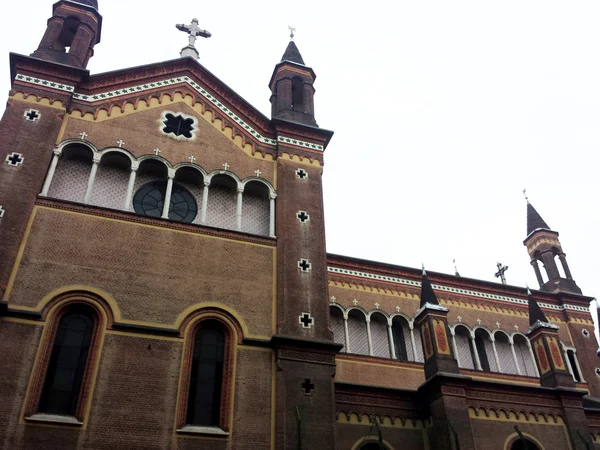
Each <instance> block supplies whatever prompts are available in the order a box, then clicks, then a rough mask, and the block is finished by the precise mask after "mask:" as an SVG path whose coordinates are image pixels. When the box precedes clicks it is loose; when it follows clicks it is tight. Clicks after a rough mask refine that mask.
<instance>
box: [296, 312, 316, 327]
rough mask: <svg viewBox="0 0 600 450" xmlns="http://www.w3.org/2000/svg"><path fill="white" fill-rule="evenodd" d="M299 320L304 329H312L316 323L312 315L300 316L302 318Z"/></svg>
mask: <svg viewBox="0 0 600 450" xmlns="http://www.w3.org/2000/svg"><path fill="white" fill-rule="evenodd" d="M298 320H299V321H300V324H301V325H302V328H312V327H313V325H314V323H315V320H314V319H313V318H312V316H311V315H310V313H305V312H303V313H302V314H300V318H299V319H298Z"/></svg>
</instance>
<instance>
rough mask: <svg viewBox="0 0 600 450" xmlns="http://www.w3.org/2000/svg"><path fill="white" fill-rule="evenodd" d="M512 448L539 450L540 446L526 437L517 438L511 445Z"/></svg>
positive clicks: (514, 449)
mask: <svg viewBox="0 0 600 450" xmlns="http://www.w3.org/2000/svg"><path fill="white" fill-rule="evenodd" d="M510 450H539V447H538V446H537V445H535V444H534V443H533V442H532V441H531V440H529V439H527V438H525V439H517V440H516V441H515V442H513V444H512V445H511V446H510Z"/></svg>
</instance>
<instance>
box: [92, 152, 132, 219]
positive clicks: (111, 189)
mask: <svg viewBox="0 0 600 450" xmlns="http://www.w3.org/2000/svg"><path fill="white" fill-rule="evenodd" d="M130 174H131V160H130V159H129V158H128V157H127V156H126V155H124V154H123V153H121V152H117V151H111V152H108V153H105V154H104V155H103V156H102V159H101V160H100V164H99V166H98V172H97V173H96V178H95V181H94V187H93V190H92V192H91V197H90V204H92V205H96V206H101V207H103V208H112V209H123V207H124V206H125V205H124V203H125V198H126V197H127V185H128V183H129V175H130Z"/></svg>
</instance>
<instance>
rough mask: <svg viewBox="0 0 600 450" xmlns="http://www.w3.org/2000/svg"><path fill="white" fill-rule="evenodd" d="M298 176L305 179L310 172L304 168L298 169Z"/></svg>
mask: <svg viewBox="0 0 600 450" xmlns="http://www.w3.org/2000/svg"><path fill="white" fill-rule="evenodd" d="M296 177H297V178H300V179H301V180H305V179H307V178H308V172H306V170H304V169H298V170H296Z"/></svg>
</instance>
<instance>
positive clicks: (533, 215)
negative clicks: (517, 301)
mask: <svg viewBox="0 0 600 450" xmlns="http://www.w3.org/2000/svg"><path fill="white" fill-rule="evenodd" d="M523 244H525V246H526V247H527V252H528V253H529V257H530V258H531V265H532V266H533V270H534V271H535V276H536V278H537V280H538V283H539V285H540V290H542V291H545V292H570V293H573V294H581V289H580V288H579V286H577V284H576V283H575V281H574V280H573V277H572V275H571V270H570V269H569V265H568V264H567V257H566V255H565V253H564V252H563V250H562V246H561V245H560V241H559V240H558V232H557V231H552V230H551V229H550V227H549V226H548V224H546V222H545V221H544V219H542V217H541V216H540V215H539V213H538V212H537V211H536V210H535V208H534V207H533V206H532V205H531V203H529V200H527V237H526V238H525V241H523ZM557 260H558V262H559V263H560V267H562V270H563V273H562V274H561V272H560V270H559V265H558V264H557ZM540 262H541V263H542V265H543V269H544V271H545V273H546V277H547V278H546V279H545V278H544V276H543V274H542V272H541V270H540V267H539V263H540Z"/></svg>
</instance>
